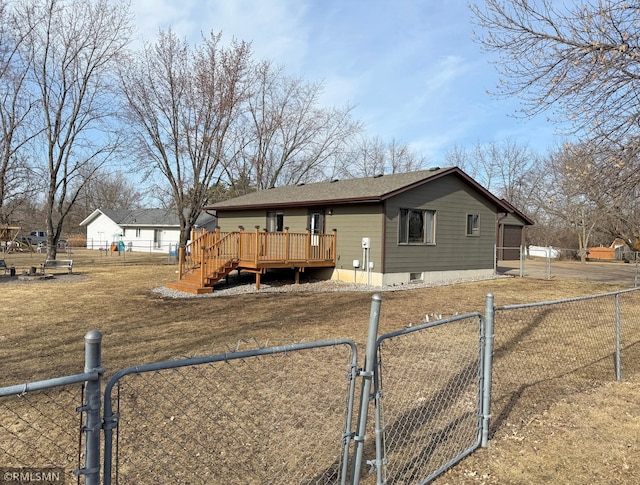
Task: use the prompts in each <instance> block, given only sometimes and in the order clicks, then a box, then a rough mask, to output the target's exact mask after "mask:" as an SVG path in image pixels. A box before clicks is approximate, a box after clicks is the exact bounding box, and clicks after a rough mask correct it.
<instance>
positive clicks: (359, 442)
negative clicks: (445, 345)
mask: <svg viewBox="0 0 640 485" xmlns="http://www.w3.org/2000/svg"><path fill="white" fill-rule="evenodd" d="M307 234H309V232H308V231H307ZM381 304H382V296H380V295H379V294H377V293H376V294H375V295H373V296H372V297H371V313H370V315H369V333H368V335H367V348H366V352H365V358H364V370H363V371H360V376H362V378H363V379H362V392H361V394H360V410H359V412H358V427H357V429H356V435H355V437H354V441H355V445H354V450H353V454H354V458H353V471H352V473H351V483H352V485H358V484H359V483H360V468H361V467H362V455H363V452H364V440H365V438H366V431H367V415H368V411H369V401H370V400H371V382H372V380H373V370H374V366H375V362H376V342H377V339H378V323H379V321H380V306H381ZM376 454H377V452H376ZM378 466H379V464H378Z"/></svg>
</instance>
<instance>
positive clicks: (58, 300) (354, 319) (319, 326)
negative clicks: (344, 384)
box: [0, 250, 640, 484]
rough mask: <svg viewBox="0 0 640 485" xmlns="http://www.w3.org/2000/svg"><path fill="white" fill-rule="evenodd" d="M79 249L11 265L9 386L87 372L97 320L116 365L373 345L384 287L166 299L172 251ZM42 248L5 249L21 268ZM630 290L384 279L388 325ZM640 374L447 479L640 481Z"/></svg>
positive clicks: (108, 364)
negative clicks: (20, 277)
mask: <svg viewBox="0 0 640 485" xmlns="http://www.w3.org/2000/svg"><path fill="white" fill-rule="evenodd" d="M60 257H62V256H60ZM71 257H72V258H73V260H74V274H73V275H72V276H62V275H60V276H57V277H54V278H53V279H50V280H45V281H37V282H26V283H25V282H17V281H16V280H15V278H9V277H3V276H2V275H0V322H2V323H1V327H0V368H1V369H2V374H1V376H0V385H10V384H18V383H22V382H27V381H32V380H38V379H45V378H49V377H56V376H59V375H66V374H75V373H79V372H82V369H83V358H84V354H83V352H84V351H83V345H84V343H83V336H84V334H85V333H86V332H87V331H88V330H91V329H98V330H100V331H101V332H102V333H103V334H104V340H103V356H102V357H103V366H104V367H105V368H106V374H107V376H109V375H111V374H113V373H114V372H115V371H117V370H119V369H120V368H122V367H127V366H132V365H137V364H145V363H149V362H156V361H161V360H167V359H175V358H182V357H192V356H202V355H209V354H214V353H219V352H225V351H229V350H232V349H235V348H236V347H237V346H238V343H239V342H240V346H241V347H242V348H252V347H255V346H256V343H255V342H258V343H259V344H260V345H263V346H264V345H280V344H286V343H292V342H301V341H314V340H326V339H333V338H348V339H352V340H354V341H355V342H356V343H357V344H358V345H359V346H360V345H361V346H362V347H361V349H362V350H361V355H363V354H364V342H365V341H366V331H367V325H368V318H369V308H370V302H371V293H366V292H338V293H317V292H308V293H305V292H296V293H271V294H267V293H264V294H260V293H256V294H248V295H242V296H233V297H220V298H199V299H163V298H161V297H159V296H158V295H157V294H156V293H154V292H152V291H151V289H152V288H154V287H158V286H164V285H165V284H166V283H167V282H169V281H172V280H173V279H174V278H175V277H176V274H175V271H176V266H174V265H171V264H167V261H166V256H157V257H152V256H150V255H146V256H145V257H142V256H133V255H129V256H126V258H128V259H125V258H122V257H117V256H106V255H104V254H101V253H100V252H97V251H86V250H74V252H73V254H72V256H71ZM43 258H44V256H43V255H35V254H30V255H14V254H9V255H7V256H6V260H7V263H8V265H9V266H10V265H12V264H13V265H15V266H16V268H17V269H18V272H19V273H20V272H21V271H22V270H25V269H28V268H29V267H31V266H39V263H40V260H41V259H43ZM303 284H304V283H303ZM617 289H621V287H620V286H616V285H611V284H603V283H597V282H593V281H592V282H580V281H572V280H556V281H543V280H532V279H527V278H525V279H518V278H505V279H497V280H492V281H484V282H477V283H467V284H459V285H452V286H442V287H435V288H423V289H413V290H409V291H399V292H385V293H383V294H382V296H383V302H382V310H381V318H380V333H385V332H389V331H392V330H397V329H401V328H404V327H406V326H407V325H409V324H417V323H420V322H422V321H423V319H424V316H425V315H426V314H429V313H444V314H453V313H468V312H472V311H481V312H482V311H484V306H485V296H486V294H487V293H489V292H491V293H493V294H494V295H495V304H496V305H497V306H501V305H507V304H516V303H525V302H536V301H551V300H557V299H563V298H569V297H574V296H581V295H591V294H597V293H604V292H609V291H614V290H617ZM639 383H640V381H638V380H636V379H635V378H634V377H630V378H629V380H627V381H626V382H623V383H620V384H618V383H614V382H612V383H606V384H604V385H599V386H597V387H595V388H593V389H590V390H588V391H585V392H582V393H579V394H572V395H569V396H563V397H562V398H560V399H558V400H557V401H556V402H553V403H552V404H551V405H550V406H547V407H546V408H544V409H537V410H536V412H535V413H533V414H532V415H531V416H530V417H529V418H528V419H527V420H526V421H522V420H521V421H520V422H517V423H515V424H514V423H509V422H508V420H505V422H504V423H503V427H502V428H501V429H498V430H496V432H495V436H494V437H493V439H492V441H491V442H490V446H489V447H488V448H486V449H482V450H479V451H477V452H475V453H474V454H472V455H471V456H470V457H468V458H467V459H465V460H464V461H463V462H462V463H460V464H459V465H457V466H456V467H454V468H453V469H452V470H450V471H449V472H447V473H446V474H445V475H444V476H442V477H440V478H439V479H437V480H436V483H438V484H445V483H451V484H458V483H486V484H521V483H532V484H533V483H567V484H574V483H592V484H609V483H640V465H639V464H640V451H639V450H640V447H639V446H638V445H639V443H638V440H639V438H638V437H640V387H639V385H638V384H639ZM512 425H513V427H512ZM0 465H2V464H1V463H0Z"/></svg>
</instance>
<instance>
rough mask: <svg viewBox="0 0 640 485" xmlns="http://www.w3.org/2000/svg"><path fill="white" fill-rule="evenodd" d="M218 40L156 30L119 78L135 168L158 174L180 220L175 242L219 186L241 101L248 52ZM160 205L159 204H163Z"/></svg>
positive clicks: (231, 156)
mask: <svg viewBox="0 0 640 485" xmlns="http://www.w3.org/2000/svg"><path fill="white" fill-rule="evenodd" d="M220 39H221V36H220V34H213V33H212V34H211V35H210V36H209V37H207V38H203V40H202V43H201V44H200V45H199V46H196V47H192V46H191V45H190V44H189V43H188V42H187V41H186V40H181V39H179V38H178V37H177V36H176V34H175V33H173V32H172V31H171V30H169V31H160V32H159V34H158V38H157V41H156V43H155V44H153V45H150V44H147V45H146V46H145V48H144V52H142V53H141V54H140V56H139V57H138V58H133V59H132V60H131V62H130V63H129V65H128V66H127V67H126V68H125V69H123V71H122V73H121V81H122V87H123V91H124V93H125V96H126V100H127V105H126V107H125V110H126V113H127V117H128V120H129V122H130V123H131V127H132V128H133V140H132V141H133V142H134V143H135V144H136V145H137V150H136V152H135V154H136V156H137V160H138V167H139V168H140V169H142V170H143V171H144V174H145V175H146V176H148V177H152V176H153V175H154V174H158V173H159V174H160V179H161V180H162V182H163V183H161V184H160V186H159V189H160V190H161V191H162V185H164V187H168V191H169V192H170V194H171V202H172V204H173V206H174V208H175V210H176V211H177V215H178V218H179V220H180V244H186V242H187V241H188V239H189V235H190V231H191V228H192V226H193V224H194V223H195V221H196V219H197V217H198V215H199V214H200V212H201V210H202V208H203V206H204V205H205V204H206V202H207V199H208V197H209V195H210V194H209V187H210V186H212V185H214V184H215V183H216V182H218V181H219V179H220V177H221V176H222V175H223V174H224V170H225V168H226V165H227V164H228V163H229V160H232V159H234V158H235V157H236V155H235V153H233V152H230V150H231V151H233V143H232V137H233V136H234V133H233V130H232V128H233V127H234V124H235V123H236V122H237V119H238V116H239V114H240V111H241V109H242V108H243V103H244V102H245V100H246V97H247V74H248V69H249V65H250V64H249V61H250V54H251V52H250V46H249V44H247V43H245V42H236V41H234V42H232V43H231V45H230V46H228V47H223V46H221V45H220V44H221V42H220ZM165 200H166V199H165Z"/></svg>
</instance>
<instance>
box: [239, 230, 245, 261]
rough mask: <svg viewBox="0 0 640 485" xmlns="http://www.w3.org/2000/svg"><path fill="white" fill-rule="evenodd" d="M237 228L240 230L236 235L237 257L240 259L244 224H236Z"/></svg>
mask: <svg viewBox="0 0 640 485" xmlns="http://www.w3.org/2000/svg"><path fill="white" fill-rule="evenodd" d="M238 230H239V232H240V235H239V236H238V259H239V260H242V251H243V249H244V248H243V247H242V239H243V237H242V235H243V234H244V226H238Z"/></svg>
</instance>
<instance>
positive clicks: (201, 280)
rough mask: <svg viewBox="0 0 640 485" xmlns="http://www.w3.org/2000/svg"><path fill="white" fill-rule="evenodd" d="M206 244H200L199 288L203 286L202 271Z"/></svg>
mask: <svg viewBox="0 0 640 485" xmlns="http://www.w3.org/2000/svg"><path fill="white" fill-rule="evenodd" d="M206 249H207V248H206V246H200V288H204V271H205V262H204V252H205V251H206Z"/></svg>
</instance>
